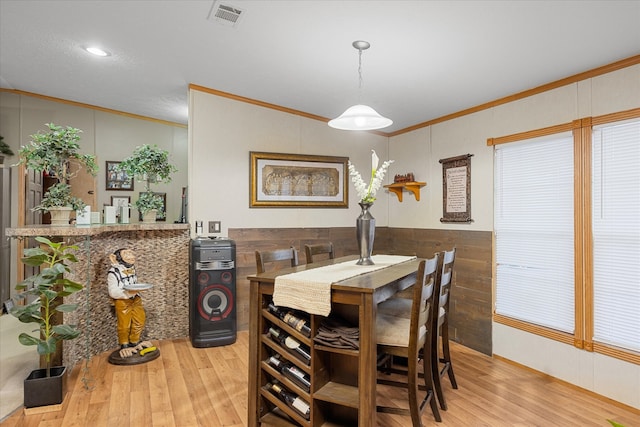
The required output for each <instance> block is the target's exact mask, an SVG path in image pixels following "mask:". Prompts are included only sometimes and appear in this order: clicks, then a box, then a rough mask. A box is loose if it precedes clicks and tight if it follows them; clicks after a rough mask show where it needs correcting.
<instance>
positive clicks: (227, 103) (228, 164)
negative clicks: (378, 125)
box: [189, 90, 401, 236]
mask: <svg viewBox="0 0 640 427" xmlns="http://www.w3.org/2000/svg"><path fill="white" fill-rule="evenodd" d="M387 139H388V138H386V137H382V136H378V135H373V134H371V133H366V132H363V133H354V132H345V131H338V130H335V129H331V128H329V126H327V124H326V123H323V122H319V121H316V120H311V119H307V118H303V117H300V116H297V115H293V114H287V113H282V112H280V111H276V110H272V109H268V108H263V107H258V106H255V105H251V104H247V103H242V102H238V101H234V100H231V99H227V98H222V97H218V96H214V95H210V94H207V93H204V92H201V91H195V90H191V91H190V106H189V141H190V144H189V150H190V151H189V208H190V211H189V212H190V215H189V221H190V223H191V230H192V231H193V230H195V221H196V220H201V221H204V223H205V231H206V228H207V227H206V223H207V221H213V220H217V221H222V233H220V235H223V236H225V235H227V230H228V229H229V228H252V227H274V228H275V227H309V226H313V227H341V226H351V225H354V224H355V220H356V217H357V216H358V213H359V211H360V208H359V206H358V205H357V195H356V194H355V191H354V190H353V187H352V186H350V188H349V209H348V210H347V209H309V208H300V209H294V208H249V152H250V151H267V152H276V153H290V154H321V155H331V156H346V157H349V158H350V159H351V161H352V162H354V163H355V165H356V167H357V169H358V170H359V171H360V173H363V174H368V173H369V171H370V170H371V150H372V149H375V150H376V152H377V154H378V156H379V157H380V159H381V161H382V160H386V159H387V158H388V144H387ZM398 170H401V169H397V168H395V164H394V165H392V168H391V172H390V174H391V176H393V174H394V173H397V172H394V171H398ZM394 197H395V196H394ZM372 213H373V216H374V217H375V218H376V221H377V225H379V226H386V225H387V224H388V197H387V196H386V194H385V192H383V191H382V190H381V191H379V193H378V200H377V201H376V202H375V205H374V207H373V209H372Z"/></svg>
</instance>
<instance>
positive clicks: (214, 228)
mask: <svg viewBox="0 0 640 427" xmlns="http://www.w3.org/2000/svg"><path fill="white" fill-rule="evenodd" d="M220 227H221V226H220V221H209V233H219V232H220Z"/></svg>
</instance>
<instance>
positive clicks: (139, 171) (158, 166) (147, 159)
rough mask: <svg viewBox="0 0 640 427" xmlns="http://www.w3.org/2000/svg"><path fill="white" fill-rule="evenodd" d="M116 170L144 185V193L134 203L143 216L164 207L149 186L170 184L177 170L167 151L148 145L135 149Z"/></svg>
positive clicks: (160, 199) (160, 198)
mask: <svg viewBox="0 0 640 427" xmlns="http://www.w3.org/2000/svg"><path fill="white" fill-rule="evenodd" d="M117 168H118V170H121V171H123V172H125V173H126V174H127V175H128V176H132V177H136V178H137V179H138V180H139V181H143V182H144V183H145V191H144V192H141V193H140V198H139V199H138V200H136V202H135V203H134V205H135V207H136V208H137V209H138V210H139V211H140V212H141V213H142V214H143V215H144V214H145V213H146V212H148V211H150V210H152V209H156V210H160V209H162V208H163V205H164V203H163V200H162V197H160V196H159V195H157V194H153V192H152V190H151V184H157V183H161V182H164V183H169V182H171V174H173V173H174V172H177V170H178V169H176V167H175V166H174V165H173V164H171V163H170V162H169V152H168V151H166V150H163V149H161V148H159V147H158V146H157V145H149V144H144V145H141V146H138V147H136V149H135V150H134V151H133V154H132V155H131V156H129V157H127V158H126V159H124V160H123V161H122V162H120V163H119V164H118V166H117Z"/></svg>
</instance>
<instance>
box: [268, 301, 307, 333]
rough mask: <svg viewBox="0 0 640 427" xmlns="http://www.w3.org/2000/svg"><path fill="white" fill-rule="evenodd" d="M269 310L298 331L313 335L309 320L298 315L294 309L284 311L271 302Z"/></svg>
mask: <svg viewBox="0 0 640 427" xmlns="http://www.w3.org/2000/svg"><path fill="white" fill-rule="evenodd" d="M268 308H269V311H271V312H272V313H273V314H275V315H276V316H278V317H279V318H280V319H281V320H282V321H283V322H285V323H287V324H288V325H289V326H291V327H292V328H294V329H295V330H296V331H299V332H302V333H303V334H304V335H306V336H308V337H310V336H311V328H309V321H308V320H306V319H303V318H302V317H300V316H298V315H296V314H295V313H294V312H293V311H291V310H289V311H284V310H282V309H280V308H279V307H276V306H275V305H273V303H270V304H269V307H268Z"/></svg>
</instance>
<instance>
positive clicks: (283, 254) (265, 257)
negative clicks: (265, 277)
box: [256, 246, 298, 274]
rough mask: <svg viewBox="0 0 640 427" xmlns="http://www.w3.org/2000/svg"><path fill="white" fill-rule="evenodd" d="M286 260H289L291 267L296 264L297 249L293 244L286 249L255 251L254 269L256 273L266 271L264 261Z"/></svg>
mask: <svg viewBox="0 0 640 427" xmlns="http://www.w3.org/2000/svg"><path fill="white" fill-rule="evenodd" d="M287 260H289V261H291V267H295V266H297V265H298V250H297V249H296V248H294V247H293V246H291V247H290V248H288V249H272V250H265V251H256V269H257V270H258V274H260V273H264V272H265V271H266V269H265V264H266V263H275V262H279V261H287Z"/></svg>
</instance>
